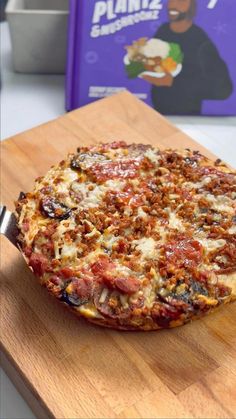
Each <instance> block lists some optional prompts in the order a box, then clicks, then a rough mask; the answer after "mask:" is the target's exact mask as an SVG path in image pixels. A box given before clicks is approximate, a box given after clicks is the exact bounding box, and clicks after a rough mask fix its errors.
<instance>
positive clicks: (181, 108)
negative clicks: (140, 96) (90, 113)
mask: <svg viewBox="0 0 236 419" xmlns="http://www.w3.org/2000/svg"><path fill="white" fill-rule="evenodd" d="M196 6H197V1H196V0H168V3H167V7H168V16H169V22H167V23H164V24H163V25H161V26H160V27H159V29H158V30H157V32H156V34H155V35H154V39H156V40H162V41H164V42H165V43H166V44H167V45H169V48H170V50H171V46H172V45H175V51H176V52H177V49H176V45H177V47H178V54H177V59H176V55H175V56H174V57H172V55H171V54H170V53H169V55H168V56H166V57H165V58H164V60H163V58H161V61H160V60H159V63H157V61H155V66H156V67H157V66H158V65H161V69H162V71H161V77H157V76H156V74H153V71H152V74H150V73H146V72H144V71H140V69H141V66H140V64H142V65H143V64H145V65H146V62H145V63H144V62H142V61H141V63H140V62H139V63H136V67H137V66H139V69H138V70H137V69H136V72H137V71H139V74H138V75H139V77H142V79H143V80H146V81H147V82H149V83H151V84H152V90H151V96H152V102H153V106H154V108H155V109H156V110H158V111H159V112H161V113H163V114H169V115H171V114H175V115H181V114H182V115H187V114H191V115H194V114H195V115H196V114H201V109H202V102H203V100H223V99H227V98H228V97H229V96H230V95H231V93H232V91H233V85H232V81H231V78H230V75H229V71H228V68H227V66H226V64H225V62H224V61H223V59H222V58H221V57H220V55H219V52H218V50H217V48H216V46H215V45H214V44H213V42H212V41H211V39H210V38H209V37H208V35H207V34H206V33H205V32H204V31H203V29H201V28H200V27H199V26H197V25H195V24H194V23H193V19H194V16H195V14H196ZM154 39H153V41H154ZM139 42H140V41H139ZM147 42H148V41H147V40H146V43H147ZM149 42H150V41H149ZM133 46H135V45H133ZM130 47H132V46H130ZM130 47H128V48H127V51H128V54H129V53H130V52H131V50H130ZM172 48H173V47H172ZM163 50H164V48H163ZM148 58H149V59H155V57H148ZM165 60H168V61H165ZM163 61H164V65H163ZM165 62H166V63H167V66H165ZM174 65H176V67H175V68H174ZM178 65H181V68H180V67H179V71H178V72H177V74H176V73H175V70H176V68H177V66H178ZM146 68H147V67H145V68H144V70H146ZM152 70H154V72H155V71H157V68H156V69H154V67H153V68H152ZM159 70H160V69H159Z"/></svg>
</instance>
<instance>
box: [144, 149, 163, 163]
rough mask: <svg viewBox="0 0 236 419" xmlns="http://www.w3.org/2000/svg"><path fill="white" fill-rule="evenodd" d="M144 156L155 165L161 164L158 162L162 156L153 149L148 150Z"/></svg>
mask: <svg viewBox="0 0 236 419" xmlns="http://www.w3.org/2000/svg"><path fill="white" fill-rule="evenodd" d="M144 156H145V157H147V158H148V159H149V160H150V161H151V162H152V163H155V164H156V165H157V164H159V162H158V160H160V158H161V156H159V155H158V154H157V151H156V150H152V149H151V148H148V149H147V150H146V151H145V153H144Z"/></svg>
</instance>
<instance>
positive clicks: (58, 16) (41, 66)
mask: <svg viewBox="0 0 236 419" xmlns="http://www.w3.org/2000/svg"><path fill="white" fill-rule="evenodd" d="M68 3H69V2H68V0H9V1H8V4H7V7H6V15H7V20H8V22H9V28H10V35H11V41H12V50H13V65H14V69H15V71H18V72H20V73H41V74H42V73H47V74H48V73H54V74H63V73H64V72H65V67H66V43H67V21H68V15H69V12H68V8H69V5H68Z"/></svg>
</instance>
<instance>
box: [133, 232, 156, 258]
mask: <svg viewBox="0 0 236 419" xmlns="http://www.w3.org/2000/svg"><path fill="white" fill-rule="evenodd" d="M134 244H135V245H136V249H137V250H139V251H140V252H141V257H142V258H143V259H155V258H156V256H157V250H156V242H155V240H154V239H153V238H152V237H143V238H142V239H140V240H134Z"/></svg>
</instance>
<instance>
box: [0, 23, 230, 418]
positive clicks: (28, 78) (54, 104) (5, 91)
mask: <svg viewBox="0 0 236 419" xmlns="http://www.w3.org/2000/svg"><path fill="white" fill-rule="evenodd" d="M0 30H1V63H2V91H1V139H2V140H4V139H5V138H7V137H10V136H12V135H15V134H17V133H19V132H21V131H24V130H27V129H30V128H32V127H34V126H36V125H39V124H42V123H44V122H47V121H49V120H51V119H53V118H56V117H57V116H59V115H62V114H63V113H64V112H65V109H64V77H63V76H54V75H50V76H49V75H26V74H19V73H14V72H13V70H12V63H11V46H10V39H9V32H8V27H7V24H6V23H1V24H0ZM169 119H170V120H171V121H172V122H173V123H174V124H175V125H177V126H178V127H179V128H180V129H182V130H183V131H184V132H186V133H187V134H188V135H190V136H191V137H192V138H194V139H195V140H197V141H198V142H199V143H200V144H202V145H204V146H205V147H206V148H208V149H209V150H211V151H212V152H213V153H214V154H216V155H217V156H219V157H220V158H221V159H222V160H225V161H226V162H227V163H229V164H231V165H232V166H236V118H235V117H234V118H232V117H230V118H225V117H224V118H213V117H209V118H208V117H170V118H169ZM0 374H1V381H0V400H1V403H0V405H1V407H0V418H1V419H15V418H18V419H28V418H35V416H34V415H33V413H32V411H31V410H30V409H29V407H28V406H27V405H26V403H25V402H24V400H23V399H22V397H21V396H20V395H19V393H18V391H17V390H16V389H15V387H14V386H13V384H12V383H11V381H10V380H9V379H8V377H7V376H6V374H5V373H4V372H3V370H2V369H1V368H0Z"/></svg>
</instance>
